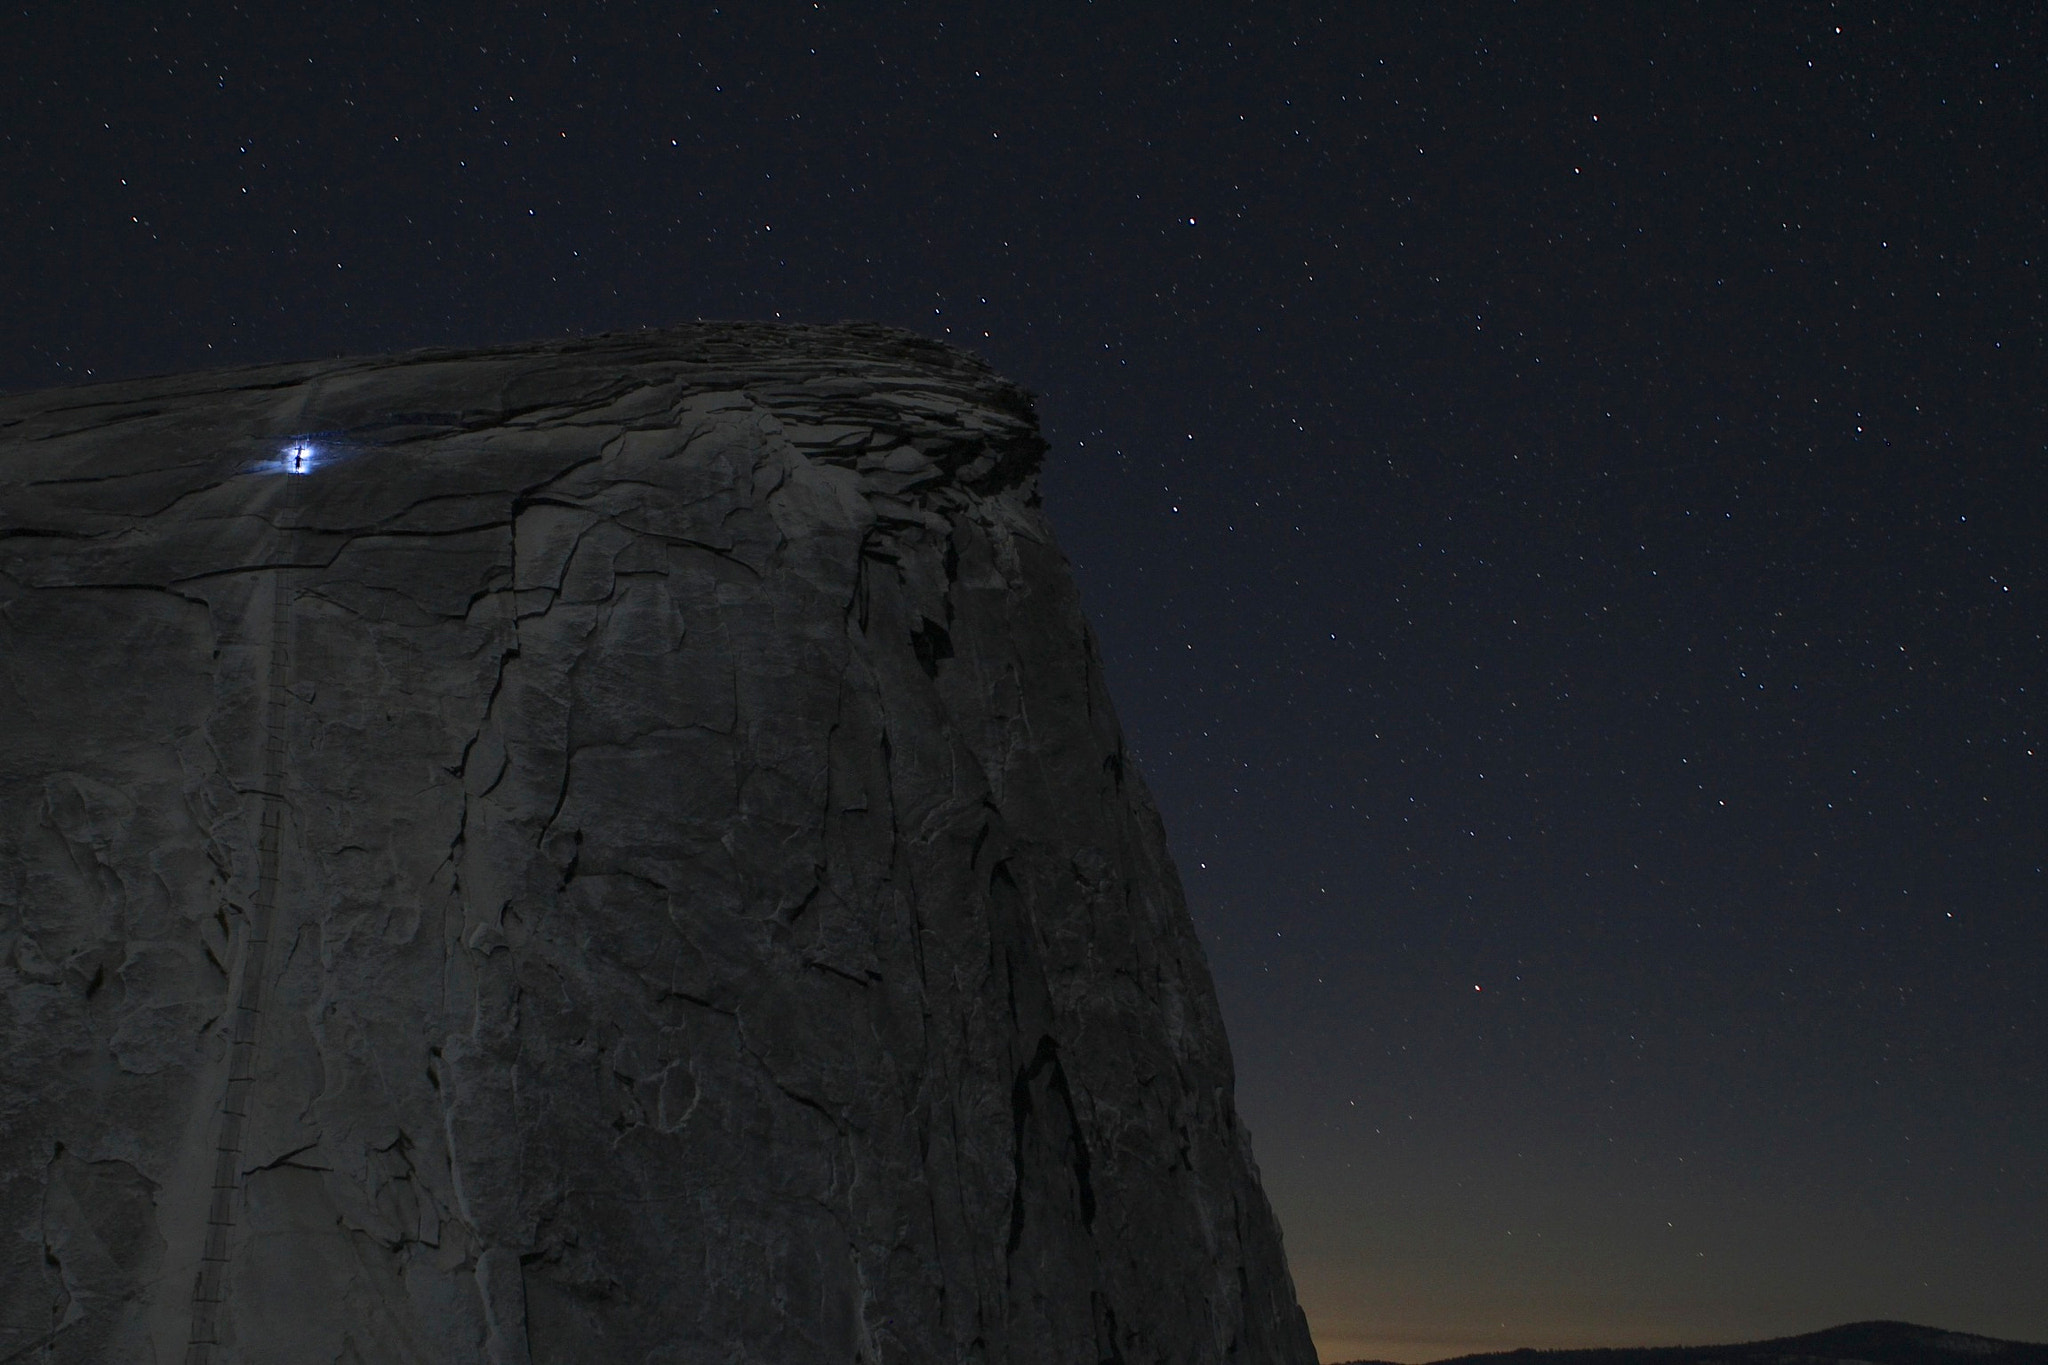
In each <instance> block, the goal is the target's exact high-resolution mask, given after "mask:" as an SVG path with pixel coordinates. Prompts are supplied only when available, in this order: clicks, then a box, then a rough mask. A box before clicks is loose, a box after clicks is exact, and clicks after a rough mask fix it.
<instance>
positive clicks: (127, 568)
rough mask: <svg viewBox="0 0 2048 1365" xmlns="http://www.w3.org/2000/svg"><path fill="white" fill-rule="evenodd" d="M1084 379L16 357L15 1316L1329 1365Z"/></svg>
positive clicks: (9, 936)
mask: <svg viewBox="0 0 2048 1365" xmlns="http://www.w3.org/2000/svg"><path fill="white" fill-rule="evenodd" d="M1042 450H1043V442H1042V441H1041V440H1040V438H1039V436H1038V433H1037V429H1036V425H1035V419H1034V418H1033V415H1032V412H1031V408H1030V404H1029V401H1028V399H1027V397H1026V396H1025V395H1024V394H1023V393H1022V392H1020V391H1019V390H1017V389H1016V388H1014V387H1012V386H1011V385H1009V384H1007V383H1005V382H1003V381H1002V380H1000V379H999V378H997V377H996V376H995V375H993V374H992V373H990V372H989V371H988V370H987V369H986V368H985V367H984V366H983V365H981V364H980V363H979V362H978V361H976V360H974V359H972V358H970V357H968V356H965V355H962V354H960V353H958V352H955V351H952V350H949V349H946V348H943V347H940V346H937V345H935V344H933V343H930V342H926V341H921V340H919V339H916V338H914V337H911V336H909V335H907V334H904V333H898V332H893V331H888V330H885V329H880V328H870V327H858V326H842V327H815V328H813V327H773V326H758V325H699V326H689V327H681V328H675V329H670V330H664V331H655V332H645V333H639V334H631V335H621V336H612V337H600V338H594V339H589V340H580V341H572V342H557V343H548V344H536V345H529V346H520V347H511V348H504V349H498V350H490V351H480V352H454V351H435V352H420V353H414V354H408V355H402V356H394V357H382V358H371V359H359V360H345V361H331V362H320V363H308V364H294V365H276V366H268V367H263V368H256V369H247V370H240V371H226V372H214V373H206V374H196V375H187V376H177V377H170V378H161V379H151V380H141V381H134V382H124V383H110V384H102V385H97V386H91V387H84V388H74V389H67V390H61V391H53V392H47V393H36V394H26V395H12V396H5V397H0V705H4V706H5V712H4V718H0V962H4V966H0V984H4V990H0V1233H4V1238H0V1361H9V1360H24V1361H26V1360H35V1361H79V1362H84V1361H124V1362H125V1361H150V1360H155V1361H159V1362H170V1361H179V1360H182V1361H186V1362H188V1365H204V1363H205V1362H222V1363H225V1362H230V1361H235V1362H257V1361H265V1362H268V1361H277V1362H293V1365H300V1363H304V1362H359V1363H360V1365H382V1363H383V1362H422V1363H423V1365H424V1363H425V1362H435V1363H436V1365H439V1363H441V1362H493V1363H494V1365H511V1363H512V1362H520V1363H522V1365H523V1363H525V1362H572V1361H574V1362H583V1361H592V1362H595V1361H606V1362H609V1361H632V1362H657V1361H658V1362H708V1361H719V1362H742V1361H745V1362H754V1361H758V1362H812V1361H845V1362H853V1361H864V1362H868V1363H869V1365H884V1363H886V1362H954V1361H986V1362H1018V1363H1020V1365H1021V1362H1026V1361H1029V1362H1084V1361H1085V1362H1095V1361H1122V1362H1128V1365H1138V1363H1139V1362H1154V1361H1157V1362H1166V1361H1172V1362H1195V1361H1246V1362H1268V1361H1270V1362H1311V1361H1313V1360H1314V1353H1313V1350H1312V1348H1311V1347H1310V1345H1309V1341H1308V1335H1307V1331H1306V1328H1305V1326H1304V1324H1303V1321H1302V1318H1301V1315H1300V1312H1299V1310H1298V1309H1297V1308H1296V1306H1295V1301H1294V1294H1293V1289H1292V1286H1291V1283H1290V1281H1289V1278H1288V1273H1287V1269H1286V1265H1285V1261H1284V1258H1283V1256H1282V1252H1281V1246H1280V1239H1279V1234H1278V1230H1277V1228H1276V1226H1275V1224H1274V1222H1273V1218H1272V1215H1271V1213H1270V1211H1269V1210H1268V1207H1267V1204H1266V1201H1265V1198H1264V1196H1263V1194H1262V1193H1261V1191H1260V1188H1259V1183H1258V1176H1257V1172H1256V1168H1255V1167H1254V1165H1253V1162H1252V1156H1251V1152H1250V1148H1249V1145H1248V1142H1247V1139H1246V1136H1245V1133H1244V1131H1243V1129H1242V1128H1241V1126H1240V1125H1239V1122H1238V1120H1237V1117H1236V1115H1235V1112H1234V1110H1233V1108H1232V1100H1231V1094H1232V1079H1231V1065H1230V1057H1229V1051H1228V1047H1227V1044H1226V1042H1225V1039H1224V1035H1223V1028H1222V1024H1221V1021H1220V1018H1219V1016H1218V1013H1217V1007H1216V1001H1215V996H1214V992H1213V989H1212V987H1211V985H1210V981H1209V977H1208V973H1207V969H1206V966H1205V965H1204V961H1203V957H1202V953H1201V950H1200V947H1199V945H1198V944H1197V942H1196V939H1195V937H1194V934H1193V932H1192V929H1191V927H1190V924H1189V920H1188V916H1187V912H1186V909H1185V906H1184V904H1183V901H1182V896H1181V892H1180V889H1179V884H1178V882H1177V880H1176V877H1175V874H1174V871H1173V868H1172V867H1171V865H1170V864H1169V862H1168V860H1167V855H1166V848H1165V842H1164V838H1163V835H1162V831H1161V827H1160V824H1159V820H1158V817H1157V816H1156V814H1155V813H1154V811H1153V808H1152V806H1151V803H1150V801H1149V799H1148V798H1147V796H1146V795H1145V792H1144V789H1143V787H1142V785H1141V783H1140V781H1139V778H1138V775H1137V773H1136V772H1135V771H1134V770H1133V768H1132V766H1131V764H1130V763H1129V761H1128V760H1127V758H1126V755H1125V752H1124V749H1123V745H1122V742H1121V740H1120V738H1119V732H1118V729H1117V725H1116V721H1115V719H1114V716H1113V714H1112V711H1111V708H1110V704H1109V699H1108V697H1107V695H1106V694H1105V692H1104V688H1103V683H1102V679H1101V675H1100V670H1099V668H1098V666H1097V662H1096V655H1095V651H1094V647H1093V645H1092V643H1091V640H1090V637H1089V635H1088V631H1087V628H1086V626H1085V624H1084V622H1083V620H1082V616H1081V612H1080V609H1079V605H1078V602H1077V599H1076V595H1075V590H1074V587H1073V585H1072V582H1071V580H1070V577H1069V574H1068V571H1067V569H1066V566H1065V563H1064V561H1063V560H1062V558H1061V556H1060V554H1059V551H1058V550H1057V549H1056V547H1055V546H1054V543H1053V540H1052V537H1051V535H1050V534H1049V532H1048V530H1047V527H1046V524H1045V521H1044V519H1043V517H1042V516H1041V514H1040V511H1039V509H1038V500H1037V497H1036V492H1035V488H1036V474H1037V468H1038V462H1039V458H1040V454H1041V452H1042Z"/></svg>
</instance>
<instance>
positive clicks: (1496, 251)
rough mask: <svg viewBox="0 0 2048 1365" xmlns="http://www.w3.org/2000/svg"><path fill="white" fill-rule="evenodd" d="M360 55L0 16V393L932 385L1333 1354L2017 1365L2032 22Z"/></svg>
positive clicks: (895, 28)
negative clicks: (1030, 495)
mask: <svg viewBox="0 0 2048 1365" xmlns="http://www.w3.org/2000/svg"><path fill="white" fill-rule="evenodd" d="M421 8H422V9H423V8H425V7H421ZM174 10H175V11H176V13H175V15H174V16H172V17H152V16H164V15H169V14H170V13H171V12H172V11H174ZM457 11H459V12H460V13H459V15H457ZM997 11H1015V12H1016V13H1017V14H1020V15H1022V16H1023V17H1010V16H1009V15H1007V14H997V13H996V12H997ZM416 13H417V11H413V10H407V9H404V8H399V7H385V6H380V5H377V4H363V3H357V4H351V5H346V6H343V5H334V6H331V7H313V8H308V7H306V6H303V5H299V4H290V3H277V4H265V5H253V6H250V7H248V8H247V9H237V8H235V7H231V6H194V7H192V8H190V9H189V10H187V9H186V8H184V7H182V6H167V5H166V6H157V5H150V6H144V5H124V6H119V7H117V6H113V5H110V4H100V3H67V4H35V5H31V6H28V7H23V6H22V5H20V4H19V3H18V0H17V3H16V4H15V5H13V6H11V7H10V9H9V11H8V13H7V14H6V15H5V17H4V18H0V77H4V81H0V388H7V389H23V388H39V387H44V386H49V385H57V384H68V383H77V382H82V381H86V380H89V379H92V378H97V377H126V376H133V375H138V374H144V373H151V372H159V371H166V370H180V369H189V368H197V367H204V366H212V365H225V364H239V363H248V362H256V361H267V360H276V359H288V358H299V357H308V356H325V355H334V354H341V353H351V352H364V351H384V350H394V349H402V348H407V347H414V346H422V345H439V344H458V345H463V344H487V343H496V342H507V341H516V340H523V339H528V338H536V337H545V336H554V335H561V334H564V333H583V332H593V331H604V330H615V329H622V328H633V327H641V326H655V325H661V324H665V323H670V322H675V321H680V320H685V319H691V318H699V317H704V318H776V317H780V318H786V319H802V320H813V321H831V320H836V319H840V318H866V319H874V320H878V321H883V322H889V323H894V324H898V325H901V326H905V327H909V328H914V329H916V330H918V331H920V332H924V333H926V334H929V335H932V336H937V337H941V338H945V339H949V340H951V341H954V342H956V343H959V344H962V345H965V346H968V347H971V348H973V349H974V350H976V351H978V352H980V353H981V354H983V355H984V356H986V357H987V358H988V359H989V360H990V361H991V362H993V363H994V364H995V365H996V366H997V367H998V368H999V369H1000V370H1002V371H1003V372H1004V373H1006V374H1008V375H1010V376H1011V377H1013V378H1015V379H1017V380H1018V381H1019V382H1021V383H1023V384H1025V385H1027V386H1029V387H1031V388H1032V389H1034V390H1036V391H1037V392H1038V393H1039V394H1040V395H1041V397H1040V410H1041V415H1042V417H1043V419H1044V422H1045V425H1046V434H1047V436H1048V438H1049V439H1050V440H1051V442H1052V453H1051V455H1050V456H1049V457H1048V467H1047V473H1046V501H1047V507H1048V509H1049V511H1050V514H1051V517H1052V519H1053V522H1054V524H1055V525H1056V526H1057V528H1058V530H1059V533H1060V535H1061V537H1062V540H1063V543H1064V546H1065V548H1066V550H1067V552H1068V554H1069V555H1071V556H1072V558H1073V561H1074V565H1075V569H1076V572H1077V574H1078V575H1079V578H1080V582H1081V586H1082V591H1083V595H1084V599H1085V601H1086V604H1087V607H1088V609H1089V611H1090V613H1091V616H1092V619H1093V621H1094V623H1095V626H1096V628H1097V631H1098V633H1099V636H1100V639H1101V645H1102V650H1103V653H1104V656H1105V658H1106V661H1107V665H1108V668H1109V672H1110V675H1111V683H1112V689H1113V691H1114V693H1115V695H1116V697H1117V698H1118V702H1119V706H1120V710H1121V714H1122V717H1123V720H1124V723H1125V726H1126V728H1127V730H1128V731H1129V733H1130V737H1131V741H1132V745H1133V748H1134V749H1135V751H1136V753H1137V755H1138V758H1139V761H1140V763H1141V765H1142V768H1143V770H1144V772H1145V774H1146V776H1147V778H1148V780H1149V781H1150V783H1151V785H1152V788H1153V791H1154V793H1155V795H1156V796H1157V798H1158V800H1159V803H1160V805H1161V807H1162V809H1163V812H1164V814H1165V817H1166V821H1167V825H1168V828H1169V830H1170V832H1171V836H1172V840H1173V845H1174V851H1175V855H1176V857H1177V859H1178V861H1179V864H1180V868H1181V871H1182V874H1183V876H1184V878H1185V880H1186V882H1187V887H1188V893H1189V897H1190V902H1191V908H1192V910H1193V913H1194V916H1195V919H1196V922H1197V925H1198V926H1199V929H1200V931H1201V935H1202V938H1203V941H1204V943H1205V944H1206V945H1207V948H1208V951H1209V954H1210V961H1211V964H1212V966H1213V969H1214V971H1215V976H1216V982H1217V986H1218V989H1219V991H1220V993H1221V996H1222V1000H1223V1008H1224V1013H1225V1017H1226V1020H1227V1022H1228V1024H1229V1027H1230V1031H1231V1037H1232V1041H1233V1044H1234V1047H1235V1051H1236V1056H1237V1060H1238V1068H1239V1073H1238V1075H1239V1095H1240V1102H1241V1108H1242V1111H1243V1113H1244V1115H1245V1118H1246V1121H1247V1123H1248V1124H1249V1126H1250V1127H1251V1130H1252V1133H1253V1137H1254V1140H1255V1143H1256V1148H1257V1151H1258V1154H1259V1158H1260V1161H1261V1164H1262V1166H1263V1169H1264V1172H1265V1178H1266V1184H1267V1189H1268V1191H1269V1193H1270V1194H1271V1196H1272V1198H1273V1201H1274V1204H1275V1207H1276V1209H1277V1210H1278V1212H1279V1215H1280V1219H1281V1222H1282V1224H1283V1226H1284V1228H1285V1231H1286V1236H1287V1245H1288V1250H1289V1253H1290V1257H1291V1260H1292V1264H1293V1268H1294V1274H1295V1277H1296V1281H1297V1284H1298V1286H1299V1289H1300V1292H1301V1296H1302V1301H1303V1306H1304V1307H1305V1308H1306V1309H1307V1311H1308V1314H1309V1320H1310V1322H1311V1324H1312V1326H1313V1328H1314V1330H1315V1333H1316V1336H1317V1339H1318V1342H1319V1344H1320V1346H1321V1348H1322V1350H1323V1353H1324V1355H1325V1358H1326V1359H1332V1360H1336V1359H1345V1358H1348V1357H1351V1356H1359V1355H1373V1356H1380V1357H1390V1358H1396V1359H1403V1360H1424V1359H1430V1358H1434V1357H1440V1356H1444V1355H1449V1354H1452V1353H1455V1352H1458V1351H1464V1350H1477V1349H1489V1348H1495V1347H1508V1346H1521V1345H1533V1346H1550V1345H1567V1344H1573V1345H1603V1344H1630V1343H1666V1342H1678V1341H1692V1342H1698V1341H1713V1340H1728V1339H1736V1338H1745V1337H1751V1338H1753V1337H1760V1336H1767V1335H1774V1334H1779V1333H1786V1332H1794V1331H1804V1330H1810V1329H1813V1328H1818V1327H1822V1326H1826V1325H1829V1324H1831V1323H1835V1322H1842V1321H1848V1320H1852V1319H1858V1318H1874V1317H1889V1318H1904V1319H1908V1320H1913V1321H1919V1322H1927V1323H1933V1324H1936V1325H1940V1326H1946V1327H1953V1328H1958V1329H1963V1330H1970V1331H1977V1332H1984V1333H1990V1334H1994V1335H2001V1336H2009V1337H2021V1338H2031V1339H2035V1340H2040V1339H2044V1338H2048V1289H2044V1286H2048V1083H2044V1076H2048V1066H2044V1062H2043V1055H2044V1053H2048V1048H2044V1046H2043V1043H2044V1040H2048V985H2044V982H2048V914H2044V912H2048V873H2044V867H2048V752H2044V748H2048V707H2044V699H2043V689H2044V688H2048V668H2044V664H2048V647H2044V641H2043V630H2044V620H2048V616H2044V607H2048V549H2044V539H2043V535H2042V531H2041V527H2042V524H2043V518H2044V515H2048V506H2044V499H2043V494H2044V492H2048V478H2044V477H2043V473H2042V472H2041V471H2042V469H2043V460H2044V430H2048V427H2044V417H2048V370H2044V350H2048V347H2044V340H2043V317H2044V310H2043V292H2042V274H2043V270H2042V264H2043V263H2042V255H2043V253H2044V252H2048V241H2044V224H2048V169H2044V168H2048V121H2044V115H2048V108H2044V102H2043V100H2042V98H2041V92H2042V90H2043V88H2044V77H2048V64H2044V58H2048V11H2044V10H2043V9H2042V7H2040V6H2038V5H2017V4H2016V5H2008V6H1970V5H1938V4H1912V3H1891V4H1885V5H1877V6H1851V5H1846V4H1843V5H1820V4H1789V3H1788V4H1770V5H1763V6H1758V7H1756V8H1754V9H1746V8H1744V7H1742V6H1738V5H1734V4H1717V5H1700V4H1685V3H1673V4H1667V5H1628V6H1622V5H1598V6H1589V5H1566V4H1562V3H1521V4H1506V3H1475V4H1454V5H1449V6H1417V5H1405V4H1402V5H1372V6H1365V5H1335V4H1333V5H1327V6H1314V5H1306V4H1292V5H1285V4H1257V5H1254V4H1243V5H1222V4H1214V5H1200V4H1192V3H1187V2H1186V0H1182V3H1177V4H1165V5H1161V4H1139V3H1128V4H1100V5H1093V6H1089V5H1081V4H1045V5H1031V6H982V5H965V4H954V5H912V6H902V5H884V4H865V5H855V4H850V3H828V4H822V5H810V4H772V5H771V4H746V3H741V4H732V5H727V6H724V7H723V8H715V7H712V6H708V5H703V4H689V5H682V4H676V5H653V4H646V5H634V4H611V5H603V4H595V3H585V4H573V5H563V6H551V7H547V8H541V7H536V6H535V5H532V4H512V3H507V2H506V0H498V3H494V4H490V5H482V4H475V5H463V6H447V7H442V8H441V9H440V12H439V14H438V15H437V17H434V18H429V19H421V18H419V17H416ZM117 15H118V17H116V16H117ZM451 16H453V17H451Z"/></svg>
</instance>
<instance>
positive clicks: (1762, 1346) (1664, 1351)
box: [1351, 1322, 2048, 1365]
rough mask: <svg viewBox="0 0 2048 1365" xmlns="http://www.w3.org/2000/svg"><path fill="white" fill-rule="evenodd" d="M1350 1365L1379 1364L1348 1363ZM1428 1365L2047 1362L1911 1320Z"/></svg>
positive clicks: (2044, 1355)
mask: <svg viewBox="0 0 2048 1365" xmlns="http://www.w3.org/2000/svg"><path fill="white" fill-rule="evenodd" d="M1351 1365H1386V1362H1382V1361H1354V1362H1352V1363H1351ZM1435 1365H2048V1345H2044V1344H2041V1343H2038V1342H2028V1341H2000V1340H1998V1339H1997V1338H1996V1337H1979V1336H1972V1335H1970V1334H1969V1333H1968V1332H1945V1331H1943V1330H1942V1329H1941V1328H1939V1327H1919V1326H1916V1325H1914V1324H1913V1323H1910V1322H1852V1323H1848V1324H1846V1325H1845V1326H1841V1327H1830V1328H1828V1329H1826V1330H1825V1331H1820V1332H1808V1333H1807V1334H1806V1335H1804V1336H1798V1337H1774V1338H1772V1339H1771V1340H1769V1341H1745V1342H1740V1343H1738V1344H1736V1345H1733V1346H1623V1347H1615V1348H1611V1349H1605V1350H1565V1351H1534V1350H1530V1349H1528V1348H1527V1347H1524V1348H1523V1349H1521V1350H1519V1351H1490V1352H1487V1353H1485V1354H1482V1355H1472V1356H1456V1357H1453V1358H1452V1359H1450V1360H1440V1361H1437V1362H1435Z"/></svg>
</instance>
